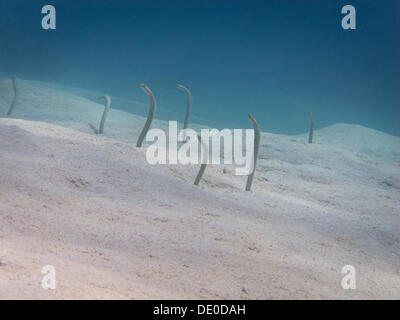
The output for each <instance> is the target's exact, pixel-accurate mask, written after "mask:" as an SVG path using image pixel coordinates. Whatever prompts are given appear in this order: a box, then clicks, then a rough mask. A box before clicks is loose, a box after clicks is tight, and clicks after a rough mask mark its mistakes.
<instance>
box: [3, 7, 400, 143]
mask: <svg viewBox="0 0 400 320" xmlns="http://www.w3.org/2000/svg"><path fill="white" fill-rule="evenodd" d="M46 4H52V5H54V6H55V7H56V10H57V11H56V12H57V15H56V17H57V25H56V26H57V29H56V30H43V29H42V28H41V19H42V17H43V15H42V14H41V8H42V6H43V5H46ZM346 4H353V5H354V6H355V8H356V10H357V11H356V12H357V20H356V21H357V29H356V30H343V29H342V27H341V19H342V17H343V15H342V14H341V8H342V6H344V5H346ZM399 14H400V2H399V1H398V0H393V1H391V0H363V1H355V0H346V1H338V0H324V1H320V0H303V1H300V0H299V1H294V0H286V1H284V0H279V1H278V0H273V1H272V0H271V1H268V0H264V1H255V0H253V1H252V0H243V1H242V0H228V1H225V0H214V1H211V0H184V1H183V0H182V1H177V0H168V1H167V0H158V1H154V0H142V1H134V0H132V1H123V0H119V1H118V0H108V1H105V0H96V1H94V0H79V1H78V0H76V1H72V0H52V1H49V0H46V1H39V0H0V41H1V43H0V44H1V46H0V74H1V75H2V76H11V75H16V76H17V77H20V78H25V79H34V80H41V81H47V82H51V83H56V84H60V85H67V86H73V87H80V88H86V89H90V90H95V91H100V92H104V93H108V94H110V95H111V96H115V97H120V98H121V99H120V100H116V101H118V102H117V103H114V104H113V107H114V108H120V109H123V110H126V111H129V112H135V110H134V109H133V108H132V104H130V103H128V102H126V103H124V99H125V100H126V101H130V100H141V101H147V97H146V96H145V94H144V93H143V92H142V91H141V89H140V87H139V84H140V83H142V82H143V83H145V84H147V85H148V86H149V87H150V88H151V89H152V90H153V92H154V93H155V95H156V99H157V102H158V106H159V110H160V111H159V112H158V113H157V114H156V117H157V118H162V119H166V120H167V119H177V120H179V121H181V122H182V121H183V118H184V111H185V97H184V95H183V93H182V92H181V91H179V90H177V89H176V87H175V86H176V83H181V84H183V85H185V86H186V87H188V88H189V89H190V90H191V91H192V94H193V107H192V118H191V120H192V121H195V122H200V123H204V124H206V125H208V126H213V127H217V128H223V127H237V128H240V127H250V123H249V121H248V119H247V113H248V112H251V113H252V114H253V115H254V117H255V118H256V119H257V121H258V123H259V125H260V127H261V129H262V130H263V131H268V132H276V133H284V134H297V133H302V132H306V131H307V130H308V126H309V119H308V115H307V111H312V113H313V115H314V118H315V126H316V129H318V128H321V127H325V126H328V125H331V124H333V123H337V122H347V123H356V124H361V125H364V126H367V127H370V128H374V129H378V130H381V131H384V132H387V133H391V134H394V135H398V136H400V125H399V120H400V108H399V101H400V91H399V88H400V72H399V71H400V68H399V64H400V62H399V57H400V45H399V39H400V28H399V27H400V23H399Z"/></svg>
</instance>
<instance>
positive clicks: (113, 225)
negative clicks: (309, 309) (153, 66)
mask: <svg viewBox="0 0 400 320" xmlns="http://www.w3.org/2000/svg"><path fill="white" fill-rule="evenodd" d="M7 83H8V81H7V80H2V81H0V112H1V114H4V113H5V111H6V110H7V108H8V104H9V101H10V99H11V96H10V92H9V91H8V89H6V88H7ZM19 88H20V90H21V93H20V94H21V95H20V97H19V100H18V104H17V106H16V109H15V111H16V112H15V117H21V118H26V119H34V118H36V119H37V120H41V121H28V120H17V119H0V150H1V152H0V167H1V170H0V283H1V285H0V298H3V299H4V298H23V299H24V298H56V299H63V298H122V299H141V298H170V299H176V298H208V299H223V298H228V299H269V298H275V299H276V298H283V299H288V298H306V299H310V298H317V299H332V298H340V299H348V298H362V299H368V298H388V299H399V298H400V290H399V288H400V244H399V243H400V242H399V240H400V239H399V238H400V236H399V235H400V233H399V231H400V219H399V215H400V210H399V209H400V199H399V191H400V162H399V158H398V153H396V152H397V150H399V149H398V146H399V138H396V137H392V136H389V135H385V134H382V133H380V132H376V131H374V130H370V129H367V128H360V127H357V126H355V127H353V126H351V125H345V126H346V127H348V129H349V131H347V132H345V133H343V125H338V126H336V130H335V126H333V127H330V128H326V129H322V130H318V131H316V141H317V142H318V143H316V144H313V145H308V144H306V143H305V141H306V139H303V137H302V136H297V137H290V136H283V135H274V134H268V133H263V135H262V147H261V150H260V158H259V164H258V167H257V174H256V179H255V181H254V184H253V190H252V191H251V192H245V191H244V190H243V189H244V186H245V181H246V179H245V177H238V176H234V174H233V168H231V167H228V166H209V167H208V168H207V170H206V173H205V175H204V178H203V180H202V182H201V185H200V186H199V187H195V186H193V181H194V178H195V176H196V174H197V171H198V166H182V165H178V166H176V165H175V166H173V165H158V166H152V165H149V164H148V163H147V162H146V160H145V148H143V149H136V148H135V147H134V144H133V143H132V142H135V141H136V137H137V135H138V133H139V132H140V129H141V126H140V124H142V123H143V122H144V119H143V118H142V117H138V116H134V115H128V114H126V113H124V112H121V111H116V110H112V112H111V113H110V119H109V120H110V121H109V122H108V126H107V125H106V128H108V129H107V130H106V135H105V136H98V135H94V134H93V133H91V130H90V128H89V126H87V123H88V122H93V123H95V122H96V119H99V117H101V112H102V105H101V104H96V103H94V102H91V101H89V100H87V99H84V98H81V97H78V96H76V95H73V94H70V93H67V92H61V91H59V90H55V89H52V88H46V87H45V86H43V87H38V86H34V85H32V84H31V83H29V82H22V81H19ZM17 110H18V111H17ZM17 112H18V113H17ZM67 114H68V115H69V118H67V117H66V115H67ZM43 121H45V122H43ZM132 124H133V125H132ZM60 125H62V126H64V127H62V126H60ZM65 127H68V128H65ZM153 127H163V128H165V127H166V123H165V122H163V121H156V122H155V123H154V125H153ZM349 132H351V134H350V135H351V137H352V139H345V138H346V137H348V136H349ZM366 134H368V135H371V138H370V139H368V142H369V143H371V144H372V143H373V141H377V142H375V143H376V144H377V145H379V146H381V147H382V148H383V149H385V152H382V150H378V151H376V152H369V150H370V149H369V148H370V146H369V147H366V148H364V149H363V148H362V147H359V146H358V143H360V141H362V139H363V137H364V136H365V135H366ZM334 137H337V138H336V139H335V138H334ZM352 143H353V144H354V147H352ZM373 150H376V149H373ZM223 169H225V170H223ZM348 264H350V265H353V266H354V267H355V268H356V271H357V290H347V291H346V290H343V289H342V288H341V279H342V277H343V275H342V274H341V273H340V272H341V269H342V267H343V266H344V265H348ZM44 265H54V266H55V268H56V271H57V285H58V287H57V290H55V291H46V290H43V289H42V288H41V285H40V281H41V279H42V275H41V273H40V271H41V268H42V267H43V266H44Z"/></svg>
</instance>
